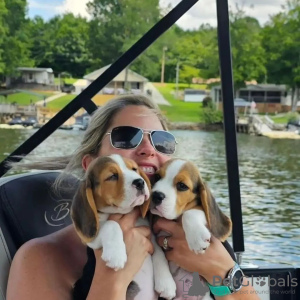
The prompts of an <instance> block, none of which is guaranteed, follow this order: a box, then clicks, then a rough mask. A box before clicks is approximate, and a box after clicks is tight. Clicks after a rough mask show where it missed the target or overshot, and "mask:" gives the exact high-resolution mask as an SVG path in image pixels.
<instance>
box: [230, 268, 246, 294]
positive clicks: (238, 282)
mask: <svg viewBox="0 0 300 300" xmlns="http://www.w3.org/2000/svg"><path fill="white" fill-rule="evenodd" d="M243 278H244V274H243V272H242V271H241V270H237V271H236V272H235V274H234V275H233V277H232V287H233V289H234V290H235V291H238V290H240V289H241V288H242V284H243Z"/></svg>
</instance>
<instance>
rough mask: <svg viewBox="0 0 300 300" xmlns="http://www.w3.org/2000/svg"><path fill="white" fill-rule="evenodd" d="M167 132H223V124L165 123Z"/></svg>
mask: <svg viewBox="0 0 300 300" xmlns="http://www.w3.org/2000/svg"><path fill="white" fill-rule="evenodd" d="M167 125H168V129H169V130H193V131H199V130H205V131H223V124H222V123H218V124H204V123H193V122H167Z"/></svg>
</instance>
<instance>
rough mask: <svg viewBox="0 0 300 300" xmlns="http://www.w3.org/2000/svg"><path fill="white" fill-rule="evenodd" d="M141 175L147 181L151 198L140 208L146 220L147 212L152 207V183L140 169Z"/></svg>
mask: <svg viewBox="0 0 300 300" xmlns="http://www.w3.org/2000/svg"><path fill="white" fill-rule="evenodd" d="M139 173H140V175H141V177H142V178H143V179H144V180H145V182H146V184H147V187H148V189H149V198H148V199H147V200H146V201H145V202H144V203H143V204H142V205H141V206H140V209H141V213H142V217H143V218H145V216H146V214H147V211H148V210H149V206H150V202H151V201H150V194H151V183H150V180H149V178H148V176H147V175H146V174H145V173H144V172H143V171H142V170H141V169H140V168H139Z"/></svg>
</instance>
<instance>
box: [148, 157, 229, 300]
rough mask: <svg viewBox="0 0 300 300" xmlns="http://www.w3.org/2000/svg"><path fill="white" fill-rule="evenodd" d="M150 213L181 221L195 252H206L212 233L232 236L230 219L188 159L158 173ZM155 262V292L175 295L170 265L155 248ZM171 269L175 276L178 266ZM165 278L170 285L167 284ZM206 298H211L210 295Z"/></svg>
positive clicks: (221, 238)
mask: <svg viewBox="0 0 300 300" xmlns="http://www.w3.org/2000/svg"><path fill="white" fill-rule="evenodd" d="M150 211H151V213H152V214H156V215H159V216H161V217H164V218H166V219H169V220H179V222H180V223H181V224H182V227H183V230H184V232H185V236H186V240H187V243H188V245H189V248H190V249H191V250H192V251H194V252H195V253H203V252H204V251H205V249H206V248H207V247H208V246H209V244H210V238H211V234H213V235H214V236H215V237H216V238H218V239H220V240H221V241H225V240H226V238H227V237H228V236H229V234H230V233H231V227H232V226H231V220H230V219H229V218H228V217H227V216H226V215H224V214H223V213H222V211H221V210H220V208H219V206H218V204H217V203H216V201H215V199H214V197H213V196H212V194H211V192H210V190H209V189H208V187H207V185H206V184H205V182H204V181H203V180H202V178H201V175H200V172H199V170H198V168H197V167H196V166H195V165H194V164H193V163H191V162H189V161H186V160H181V159H172V160H169V161H167V162H166V163H165V164H164V165H163V166H162V167H161V168H160V169H159V170H158V172H157V173H156V179H155V184H154V185H153V187H152V192H151V209H150ZM153 263H154V278H155V289H156V290H157V291H160V290H165V292H166V293H167V294H168V295H172V294H174V290H173V291H172V289H174V284H172V283H171V284H170V282H171V280H170V278H169V276H170V274H169V273H168V270H167V268H168V267H169V266H168V262H167V261H166V259H165V258H164V257H162V250H161V249H160V247H155V252H154V257H153ZM170 268H171V273H172V274H173V276H174V273H176V272H178V267H177V266H174V265H170ZM166 277H168V278H169V279H168V282H169V283H166V282H164V281H166ZM163 284H164V285H166V284H167V285H169V287H166V286H163ZM177 287H178V284H177ZM177 296H178V293H177ZM205 297H206V298H205V299H210V297H209V293H207V295H205ZM176 299H177V298H176ZM178 299H179V298H178Z"/></svg>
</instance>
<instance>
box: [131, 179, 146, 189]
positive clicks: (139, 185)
mask: <svg viewBox="0 0 300 300" xmlns="http://www.w3.org/2000/svg"><path fill="white" fill-rule="evenodd" d="M132 185H134V186H135V187H136V189H137V190H138V191H141V190H142V189H143V188H144V186H145V182H144V180H143V179H140V178H139V179H135V180H133V181H132Z"/></svg>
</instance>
